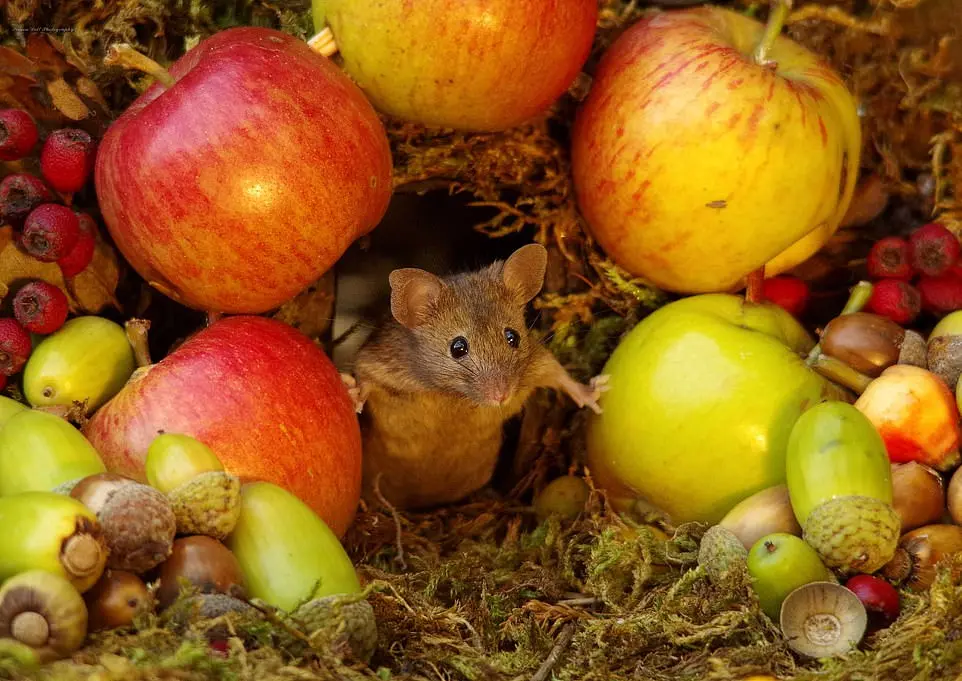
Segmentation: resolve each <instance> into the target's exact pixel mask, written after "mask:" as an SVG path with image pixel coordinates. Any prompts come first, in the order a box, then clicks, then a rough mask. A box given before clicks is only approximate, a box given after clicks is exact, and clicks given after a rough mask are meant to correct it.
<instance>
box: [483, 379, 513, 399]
mask: <svg viewBox="0 0 962 681" xmlns="http://www.w3.org/2000/svg"><path fill="white" fill-rule="evenodd" d="M481 396H482V397H483V398H484V401H485V402H487V403H488V404H492V405H498V406H500V405H502V404H504V403H505V402H507V401H508V400H509V399H510V398H511V386H510V384H509V383H508V381H507V380H505V379H503V378H494V379H492V380H490V381H487V382H486V383H485V384H484V385H483V386H481Z"/></svg>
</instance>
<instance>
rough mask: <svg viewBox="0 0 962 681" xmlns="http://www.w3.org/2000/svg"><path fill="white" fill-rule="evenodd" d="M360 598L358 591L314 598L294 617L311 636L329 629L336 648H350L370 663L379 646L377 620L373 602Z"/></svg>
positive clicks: (355, 654) (355, 655)
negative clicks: (356, 592)
mask: <svg viewBox="0 0 962 681" xmlns="http://www.w3.org/2000/svg"><path fill="white" fill-rule="evenodd" d="M357 598H358V597H357V594H332V595H330V596H324V597H322V598H315V599H312V600H310V601H308V602H307V603H305V604H304V605H302V606H300V607H299V608H297V610H295V611H294V612H293V613H292V614H291V619H292V621H293V622H294V624H295V625H297V627H298V628H299V629H300V630H301V631H303V632H304V633H306V634H307V635H308V636H312V637H313V636H315V635H317V632H318V631H319V630H321V629H324V630H326V633H328V634H329V635H331V636H332V637H333V640H332V641H331V644H332V646H333V647H334V648H335V649H336V650H340V651H345V650H349V651H350V653H351V654H352V655H353V657H354V658H355V659H357V660H359V661H361V662H364V663H367V662H370V660H371V657H372V656H373V655H374V650H375V649H376V648H377V620H376V619H375V617H374V608H372V607H371V604H370V603H368V601H367V600H366V599H364V600H357Z"/></svg>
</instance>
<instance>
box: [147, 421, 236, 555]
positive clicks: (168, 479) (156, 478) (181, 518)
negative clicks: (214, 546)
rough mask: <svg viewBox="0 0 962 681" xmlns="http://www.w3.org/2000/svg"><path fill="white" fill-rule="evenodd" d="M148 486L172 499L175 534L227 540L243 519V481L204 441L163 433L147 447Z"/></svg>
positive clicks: (177, 434)
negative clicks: (225, 467) (241, 518)
mask: <svg viewBox="0 0 962 681" xmlns="http://www.w3.org/2000/svg"><path fill="white" fill-rule="evenodd" d="M144 471H145V474H146V476H147V482H148V484H150V485H151V486H152V487H154V488H156V489H158V490H160V491H161V492H163V493H164V494H166V495H167V497H168V498H169V499H170V503H171V507H172V509H173V511H174V517H175V518H176V521H177V533H178V534H181V535H196V534H203V535H207V536H209V537H213V538H215V539H218V540H221V541H223V540H224V539H226V538H227V535H229V534H230V533H231V532H232V531H233V530H234V526H235V525H236V524H237V519H238V518H239V517H240V509H241V505H240V487H241V484H240V479H239V478H238V477H237V476H235V475H231V474H230V473H227V472H226V471H225V470H224V466H223V464H222V463H221V461H220V459H218V458H217V455H216V454H214V452H213V451H212V450H211V449H210V447H208V446H207V445H205V444H204V443H203V442H201V441H200V440H197V439H196V438H194V437H191V436H189V435H184V434H180V433H163V434H161V435H158V436H157V437H155V438H154V439H153V440H152V441H151V443H150V446H149V447H148V448H147V458H146V460H145V464H144Z"/></svg>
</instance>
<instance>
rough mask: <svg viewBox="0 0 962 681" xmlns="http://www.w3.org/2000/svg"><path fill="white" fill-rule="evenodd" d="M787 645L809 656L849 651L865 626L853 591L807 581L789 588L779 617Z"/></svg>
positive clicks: (864, 613)
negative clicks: (792, 589)
mask: <svg viewBox="0 0 962 681" xmlns="http://www.w3.org/2000/svg"><path fill="white" fill-rule="evenodd" d="M779 622H780V624H781V629H782V634H783V635H784V636H785V638H786V640H787V642H788V645H789V647H790V648H791V649H792V650H794V651H795V652H797V653H799V654H800V655H804V656H806V657H811V658H816V659H817V658H825V657H835V656H837V655H843V654H845V653H847V652H850V651H851V650H852V649H853V648H854V647H855V646H857V645H858V644H859V642H860V641H861V640H862V637H863V636H865V631H866V629H867V628H868V612H867V611H866V610H865V606H864V605H863V604H862V601H861V600H859V597H858V596H856V595H855V593H854V592H852V591H850V590H849V589H847V588H845V587H844V586H842V585H840V584H834V583H832V582H810V583H808V584H805V585H804V586H800V587H798V588H797V589H795V590H794V591H792V592H791V593H790V594H788V596H787V597H786V598H785V600H784V601H783V602H782V609H781V613H780V616H779Z"/></svg>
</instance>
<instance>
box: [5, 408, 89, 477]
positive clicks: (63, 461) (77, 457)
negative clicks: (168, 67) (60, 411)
mask: <svg viewBox="0 0 962 681" xmlns="http://www.w3.org/2000/svg"><path fill="white" fill-rule="evenodd" d="M24 452H30V456H24ZM106 470H107V467H106V466H105V465H104V463H103V460H102V459H101V458H100V453H99V452H98V451H97V450H96V449H95V448H94V446H93V445H92V444H90V442H89V441H88V440H87V438H86V437H84V435H83V433H81V432H80V431H79V430H77V429H76V428H75V427H74V426H73V425H72V424H71V423H70V422H69V421H67V420H65V419H62V418H60V417H59V416H56V415H54V414H50V413H47V412H45V411H41V410H39V409H24V410H21V411H17V412H16V413H14V414H13V415H12V416H10V418H9V419H8V420H7V422H6V424H5V425H4V426H3V428H2V429H0V495H3V496H9V495H11V494H17V493H18V492H27V491H33V490H42V491H47V492H49V491H51V490H54V489H57V488H58V487H59V486H61V485H67V484H71V483H73V482H76V481H77V480H79V479H80V478H84V477H86V476H88V475H95V474H97V473H103V472H105V471H106Z"/></svg>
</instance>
